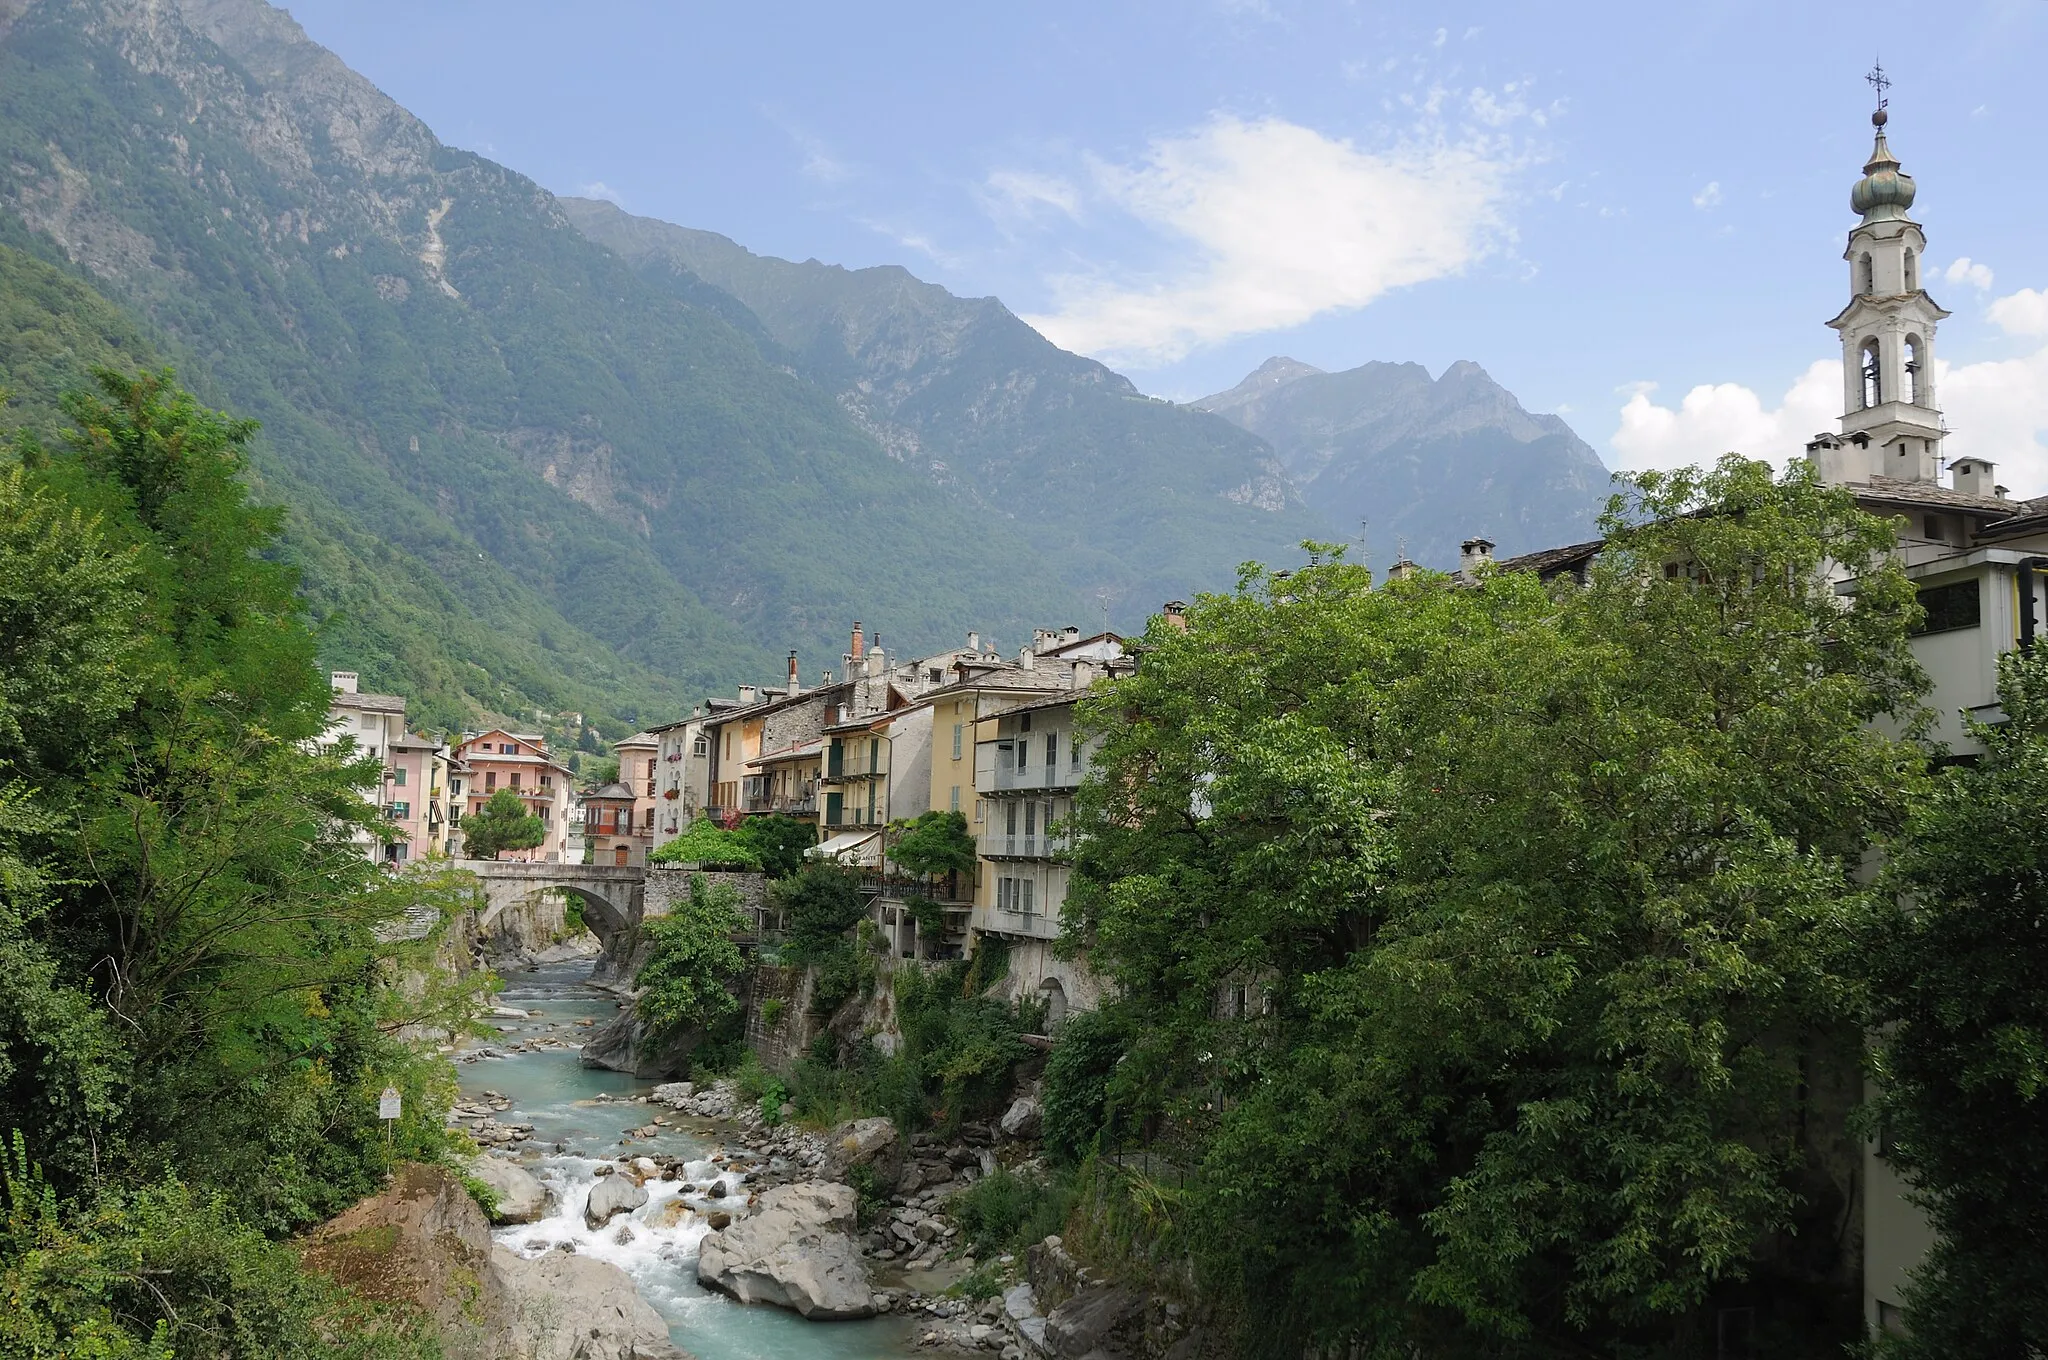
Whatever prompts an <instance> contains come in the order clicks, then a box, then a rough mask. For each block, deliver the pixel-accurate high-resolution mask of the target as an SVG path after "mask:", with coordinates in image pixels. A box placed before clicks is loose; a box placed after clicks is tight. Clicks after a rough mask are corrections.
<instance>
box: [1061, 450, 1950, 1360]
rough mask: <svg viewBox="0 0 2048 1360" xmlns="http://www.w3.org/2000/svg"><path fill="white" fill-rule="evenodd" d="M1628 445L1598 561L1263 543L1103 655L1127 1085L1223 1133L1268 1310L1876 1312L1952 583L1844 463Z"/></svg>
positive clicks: (1609, 1323) (1341, 1326) (1293, 1340)
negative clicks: (1638, 461) (1895, 551)
mask: <svg viewBox="0 0 2048 1360" xmlns="http://www.w3.org/2000/svg"><path fill="white" fill-rule="evenodd" d="M1627 490H1628V494H1627V497H1626V498H1625V499H1617V501H1616V503H1615V504H1613V505H1612V506H1611V507H1610V511H1609V514H1608V516H1607V518H1606V521H1605V524H1604V527H1605V529H1606V531H1607V534H1608V539H1607V543H1606V545H1605V548H1604V550H1603V552H1602V553H1601V555H1600V557H1599V558H1598V560H1597V561H1596V563H1595V565H1594V567H1593V568H1592V571H1591V575H1590V579H1589V581H1588V582H1587V584H1586V585H1585V586H1584V587H1583V588H1581V587H1578V586H1576V585H1572V584H1570V583H1560V584H1559V585H1557V586H1556V587H1554V588H1546V587H1545V586H1544V585H1542V584H1541V583H1539V582H1538V581H1537V580H1536V579H1535V577H1534V576H1533V575H1530V574H1525V573H1504V572H1498V571H1493V570H1482V571H1481V572H1479V573H1478V574H1477V575H1476V576H1474V577H1471V578H1466V579H1451V578H1446V577H1441V576H1433V575H1425V576H1422V577H1420V578H1417V579H1414V580H1409V581H1397V582H1390V583H1388V584H1387V585H1386V586H1385V587H1383V588H1375V586H1374V584H1373V583H1372V582H1371V580H1370V579H1369V577H1368V575H1367V573H1366V572H1364V571H1363V570H1362V569H1361V568H1358V567H1355V566H1352V565H1350V564H1348V563H1345V562H1343V561H1342V560H1341V557H1339V558H1337V559H1336V560H1334V561H1325V562H1323V563H1322V564H1320V565H1312V566H1310V567H1308V568H1307V569H1305V570H1301V571H1297V572H1295V573H1293V575H1292V576H1291V577H1289V578H1287V579H1284V580H1282V579H1279V578H1276V577H1275V576H1273V575H1272V574H1270V573H1266V572H1263V571H1256V570H1255V571H1251V572H1248V573H1247V575H1246V576H1245V578H1244V580H1243V582H1242V585H1241V587H1240V589H1239V591H1238V592H1237V593H1236V594H1235V595H1232V596H1228V597H1213V596H1212V597H1204V598H1203V599H1202V600H1201V601H1199V602H1198V603H1197V605H1196V607H1195V608H1194V609H1193V610H1192V611H1190V614H1189V625H1190V626H1189V628H1188V630H1187V631H1186V632H1184V633H1183V632H1179V631H1177V630H1173V629H1167V628H1165V627H1163V626H1160V627H1155V628H1154V629H1153V630H1152V631H1151V632H1149V633H1148V634H1147V637H1146V639H1145V644H1144V646H1145V650H1144V653H1143V655H1144V664H1143V665H1142V666H1141V667H1140V668H1139V670H1138V671H1137V673H1136V674H1135V675H1134V676H1133V677H1131V678H1129V679H1125V680H1121V681H1118V682H1117V683H1115V684H1114V685H1112V686H1111V687H1109V689H1108V691H1107V693H1106V694H1104V695H1102V696H1100V697H1097V698H1092V699H1088V700H1084V701H1083V704H1082V711H1083V715H1084V719H1085V721H1086V722H1087V723H1088V724H1089V725H1090V727H1091V729H1092V731H1093V732H1094V733H1095V734H1097V735H1099V737H1100V738H1101V741H1102V747H1101V755H1100V756H1099V757H1098V760H1097V773H1096V774H1095V775H1094V776H1092V777H1091V779H1090V781H1089V783H1088V784H1087V785H1086V786H1085V787H1084V788H1083V790H1082V792H1081V796H1080V798H1079V800H1078V801H1079V811H1078V813H1077V821H1078V824H1079V825H1078V829H1079V831H1080V832H1081V837H1080V843H1079V849H1078V851H1077V863H1076V882H1075V886H1074V889H1073V892H1072V895H1071V896H1070V898H1069V901H1068V905H1067V911H1066V917H1067V922H1068V929H1069V932H1070V944H1071V946H1072V947H1077V948H1085V949H1088V950H1089V951H1090V952H1091V955H1092V957H1093V958H1094V960H1095V961H1096V962H1097V964H1098V966H1101V967H1103V968H1104V969H1106V970H1107V971H1108V972H1109V974H1110V975H1111V976H1112V978H1113V979H1114V980H1115V982H1116V983H1117V986H1118V990H1119V992H1120V994H1121V997H1122V1001H1121V1003H1120V1006H1119V1010H1120V1012H1121V1014H1122V1016H1123V1017H1124V1018H1125V1020H1126V1021H1127V1023H1128V1024H1129V1025H1130V1026H1131V1030H1132V1033H1131V1037H1130V1038H1129V1040H1128V1042H1127V1044H1126V1048H1125V1053H1124V1055H1123V1057H1122V1059H1121V1061H1119V1062H1118V1063H1116V1064H1114V1066H1113V1068H1112V1069H1111V1070H1112V1072H1113V1075H1112V1076H1111V1077H1110V1079H1109V1081H1110V1089H1109V1091H1108V1092H1107V1093H1106V1095H1105V1097H1104V1099H1103V1102H1102V1103H1103V1105H1104V1107H1105V1108H1114V1109H1116V1110H1117V1111H1118V1112H1119V1117H1120V1118H1121V1119H1123V1120H1125V1121H1127V1122H1129V1123H1135V1124H1136V1125H1137V1126H1138V1127H1139V1128H1140V1130H1141V1131H1142V1132H1145V1133H1147V1134H1149V1135H1150V1136H1152V1137H1153V1138H1154V1139H1155V1140H1158V1141H1161V1142H1163V1143H1164V1144H1165V1151H1167V1153H1168V1155H1170V1156H1172V1157H1173V1158H1175V1159H1176V1160H1179V1161H1182V1162H1184V1163H1191V1164H1194V1165H1196V1166H1199V1167H1200V1172H1199V1174H1198V1175H1197V1177H1196V1179H1195V1184H1194V1186H1193V1187H1192V1188H1191V1189H1190V1191H1189V1192H1188V1195H1187V1198H1186V1203H1185V1207H1184V1209H1183V1210H1182V1212H1181V1214H1180V1216H1179V1224H1180V1230H1181V1232H1182V1233H1183V1234H1184V1236H1183V1237H1182V1238H1181V1239H1180V1240H1182V1241H1183V1242H1184V1243H1185V1244H1186V1245H1187V1248H1188V1249H1189V1250H1191V1251H1193V1252H1194V1253H1195V1255H1196V1256H1197V1259H1198V1261H1199V1262H1200V1264H1201V1265H1202V1267H1203V1269H1204V1271H1205V1272H1206V1274H1207V1276H1208V1278H1209V1280H1210V1282H1211V1284H1212V1286H1213V1287H1214V1288H1216V1289H1218V1290H1219V1291H1222V1292H1224V1293H1225V1294H1227V1295H1228V1296H1229V1297H1231V1298H1233V1299H1234V1300H1236V1301H1237V1302H1238V1303H1239V1305H1240V1306H1241V1307H1242V1308H1243V1310H1244V1315H1245V1317H1246V1319H1247V1328H1246V1336H1245V1340H1246V1344H1247V1345H1249V1346H1253V1347H1254V1348H1257V1349H1270V1350H1274V1351H1289V1352H1292V1353H1298V1352H1299V1351H1300V1350H1301V1349H1302V1348H1303V1347H1304V1346H1307V1347H1310V1348H1314V1347H1319V1346H1321V1347H1327V1346H1333V1345H1338V1344H1343V1345H1350V1346H1356V1347H1358V1348H1359V1349H1360V1350H1361V1351H1363V1352H1366V1353H1386V1354H1407V1353H1412V1352H1413V1351H1414V1350H1416V1349H1418V1348H1419V1349H1421V1350H1422V1351H1425V1352H1427V1353H1432V1354H1443V1355H1467V1354H1473V1355H1476V1354H1482V1353H1483V1354H1489V1355H1548V1354H1560V1353H1583V1352H1585V1351H1590V1350H1616V1349H1621V1348H1627V1347H1634V1348H1636V1351H1635V1352H1634V1353H1640V1354H1644V1355H1664V1354H1678V1353H1687V1352H1688V1351H1689V1349H1696V1348H1697V1347H1698V1345H1699V1344H1700V1343H1699V1341H1698V1336H1699V1329H1701V1328H1703V1327H1705V1326H1708V1325H1710V1323H1711V1318H1712V1314H1711V1309H1712V1307H1713V1306H1714V1304H1715V1301H1716V1300H1719V1299H1725V1298H1727V1297H1729V1294H1730V1291H1732V1290H1734V1289H1736V1288H1738V1287H1739V1286H1740V1285H1741V1282H1742V1281H1744V1280H1745V1279H1754V1280H1756V1281H1758V1283H1757V1285H1756V1287H1757V1288H1760V1289H1770V1288H1778V1287H1797V1288H1799V1289H1801V1290H1804V1291H1806V1292H1807V1293H1809V1294H1815V1295H1819V1296H1822V1297H1827V1298H1831V1299H1833V1300H1835V1304H1834V1305H1833V1306H1834V1308H1835V1312H1834V1313H1833V1314H1831V1315H1829V1316H1827V1317H1825V1318H1823V1319H1822V1320H1821V1321H1820V1322H1818V1323H1817V1324H1816V1326H1817V1327H1818V1329H1819V1332H1820V1336H1819V1337H1817V1338H1815V1337H1809V1338H1807V1340H1808V1341H1809V1342H1811V1343H1812V1344H1813V1345H1816V1346H1818V1345H1822V1344H1829V1343H1831V1342H1832V1341H1834V1340H1839V1339H1842V1338H1844V1337H1846V1336H1848V1335H1850V1334H1853V1331H1854V1328H1855V1326H1856V1319H1855V1311H1856V1310H1855V1308H1854V1303H1853V1298H1852V1297H1851V1296H1850V1291H1848V1290H1846V1289H1845V1288H1843V1287H1842V1282H1843V1280H1844V1279H1845V1272H1846V1271H1847V1269H1848V1264H1849V1263H1848V1262H1846V1261H1845V1260H1844V1259H1842V1258H1841V1257H1840V1256H1839V1255H1838V1254H1834V1251H1833V1245H1832V1244H1833V1243H1834V1242H1835V1240H1836V1238H1835V1236H1834V1232H1833V1227H1832V1223H1833V1220H1834V1218H1835V1217H1836V1216H1838V1214H1839V1211H1840V1210H1841V1208H1842V1206H1843V1205H1844V1203H1845V1197H1846V1196H1847V1195H1848V1194H1850V1193H1853V1181H1852V1180H1851V1172H1852V1169H1853V1167H1854V1166H1855V1164H1856V1160H1857V1156H1858V1149H1857V1148H1856V1146H1855V1144H1854V1143H1853V1142H1852V1141H1850V1140H1849V1139H1848V1138H1847V1137H1846V1136H1831V1135H1830V1134H1829V1133H1828V1132H1827V1130H1828V1129H1829V1128H1831V1127H1837V1126H1838V1123H1839V1121H1831V1120H1830V1119H1829V1118H1828V1117H1827V1116H1828V1112H1829V1111H1830V1110H1831V1109H1833V1110H1835V1111H1837V1112H1839V1109H1840V1107H1841V1106H1843V1105H1846V1104H1847V1103H1850V1102H1852V1101H1853V1099H1854V1092H1855V1088H1856V1084H1857V1080H1856V1071H1857V1066H1858V1062H1859V1058H1860V1043H1861V1039H1860V1028H1859V1025H1858V1021H1859V1020H1860V1016H1859V1015H1858V1014H1857V1013H1856V1009H1855V1006H1854V1005H1853V999H1854V996H1855V990H1856V974H1857V971H1858V967H1859V965H1858V964H1857V963H1856V961H1855V960H1854V958H1853V957H1851V956H1850V954H1849V951H1848V950H1847V949H1846V948H1845V942H1846V941H1847V940H1848V939H1850V938H1851V931H1852V929H1853V927H1854V926H1855V925H1856V924H1857V923H1858V922H1860V921H1861V920H1862V919H1863V917H1864V916H1865V914H1866V913H1867V912H1868V911H1869V910H1871V907H1872V896H1871V893H1870V890H1869V889H1868V888H1867V887H1866V886H1865V885H1864V884H1862V883H1861V882H1859V880H1858V877H1857V874H1856V872H1855V870H1856V867H1857V865H1858V864H1859V863H1860V861H1861V857H1862V854H1863V850H1864V847H1865V846H1866V845H1867V844H1868V843H1869V842H1870V841H1871V839H1872V838H1873V837H1875V836H1877V835H1880V834H1882V833H1884V832H1886V831H1888V830H1890V829H1891V828H1893V827H1895V826H1896V825H1897V824H1898V822H1899V820H1900V819H1901V817H1902V815H1903V809H1904V807H1905V805H1906V802H1907V800H1908V798H1909V797H1910V794H1911V791H1912V789H1913V788H1914V785H1915V780H1916V778H1917V772H1918V769H1919V761H1920V757H1919V753H1918V750H1917V748H1916V747H1914V746H1913V745H1911V744H1910V743H1907V742H1904V741H1900V740H1896V739H1893V738H1891V737H1887V736H1885V735H1883V734H1881V733H1880V732H1878V731H1877V730H1875V729H1874V728H1873V727H1872V726H1871V724H1870V722H1869V720H1870V719H1871V718H1872V717H1874V716H1876V715H1879V714H1890V715H1892V716H1893V717H1894V719H1895V720H1896V721H1897V722H1898V723H1900V724H1902V725H1904V726H1905V727H1906V728H1908V729H1909V730H1910V728H1911V727H1912V725H1913V723H1914V722H1915V721H1916V720H1917V718H1918V716H1919V715H1918V710H1917V708H1916V706H1915V704H1916V700H1915V696H1916V694H1917V692H1918V688H1919V686H1920V684H1921V678H1920V676H1919V673H1918V671H1917V668H1916V667H1915V665H1914V663H1913V660H1912V656H1911V651H1910V648H1909V647H1908V645H1907V640H1906V629H1907V626H1908V624H1909V623H1910V621H1911V619H1912V618H1913V616H1914V611H1915V605H1914V603H1913V594H1912V589H1911V586H1910V583H1908V582H1907V580H1906V579H1905V576H1904V574H1903V571H1902V570H1901V569H1900V567H1899V566H1898V565H1897V564H1896V563H1895V562H1894V561H1893V560H1892V559H1891V558H1890V556H1889V555H1888V554H1889V550H1890V548H1891V545H1892V542H1893V530H1892V528H1891V526H1890V525H1889V524H1888V523H1886V522H1885V521H1882V520H1879V519H1877V518H1875V517H1873V516H1869V515H1866V514H1863V513H1861V512H1860V511H1858V510H1857V509H1856V507H1855V505H1854V502H1853V500H1852V499H1851V498H1850V497H1849V496H1848V495H1847V494H1846V493H1845V492H1842V491H1841V490H1839V489H1830V488H1827V487H1824V486H1821V485H1819V484H1818V483H1817V482H1815V481H1814V480H1813V478H1812V477H1811V475H1810V474H1809V473H1808V472H1806V471H1805V470H1803V469H1802V470H1799V471H1796V472H1793V473H1790V474H1787V476H1786V477H1785V478H1784V479H1783V480H1774V479H1773V478H1772V477H1771V475H1770V474H1769V472H1768V470H1767V469H1765V468H1763V467H1762V466H1761V465H1757V464H1749V463H1744V462H1742V461H1741V460H1736V459H1730V460H1724V462H1723V463H1722V464H1721V465H1720V466H1719V467H1718V468H1716V469H1714V470H1712V471H1709V472H1705V473H1702V472H1698V471H1696V470H1694V471H1686V472H1681V473H1673V474H1648V475H1644V476H1641V477H1638V478H1636V479H1634V481H1633V482H1632V483H1631V484H1630V485H1629V487H1628V488H1627ZM1832 564H1841V566H1842V567H1843V568H1844V569H1846V570H1847V571H1848V572H1850V573H1851V574H1853V575H1854V576H1855V578H1856V589H1855V592H1854V593H1853V594H1852V595H1850V596H1847V597H1843V596H1841V595H1840V594H1838V593H1837V591H1836V590H1835V589H1834V585H1833V579H1832V577H1831V567H1832ZM1098 1066H1099V1064H1098ZM1093 1099H1094V1098H1093V1097H1092V1096H1091V1097H1090V1098H1089V1101H1090V1103H1092V1102H1093ZM1831 1101H1832V1102H1835V1104H1833V1105H1830V1103H1829V1102H1831ZM1080 1135H1081V1131H1080V1130H1073V1129H1068V1130H1065V1131H1063V1135H1062V1137H1063V1142H1064V1143H1065V1145H1067V1146H1074V1145H1076V1144H1079V1143H1083V1142H1085V1140H1084V1139H1082V1138H1081V1136H1080ZM1829 1291H1833V1292H1832V1293H1830V1292H1829ZM1376 1348H1377V1349H1376Z"/></svg>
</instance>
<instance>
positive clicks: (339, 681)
mask: <svg viewBox="0 0 2048 1360" xmlns="http://www.w3.org/2000/svg"><path fill="white" fill-rule="evenodd" d="M327 683H328V684H330V685H332V686H333V687H334V692H335V693H336V694H354V693H355V692H356V673H355V672H354V671H329V672H327Z"/></svg>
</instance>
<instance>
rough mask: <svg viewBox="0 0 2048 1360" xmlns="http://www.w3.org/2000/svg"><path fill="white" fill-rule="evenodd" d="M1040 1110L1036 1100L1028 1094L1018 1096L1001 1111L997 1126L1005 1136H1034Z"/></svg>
mask: <svg viewBox="0 0 2048 1360" xmlns="http://www.w3.org/2000/svg"><path fill="white" fill-rule="evenodd" d="M1040 1117H1041V1111H1040V1109H1039V1105H1038V1102H1037V1101H1035V1100H1033V1099H1032V1098H1031V1097H1030V1096H1019V1097H1018V1098H1017V1099H1016V1100H1014V1101H1012V1102H1011V1103H1010V1108H1009V1109H1007V1110H1005V1111H1004V1112H1003V1118H1002V1122H1001V1124H1000V1125H998V1127H999V1128H1001V1129H1002V1131H1003V1136H1004V1137H1005V1138H1036V1137H1037V1136H1038V1126H1039V1122H1040Z"/></svg>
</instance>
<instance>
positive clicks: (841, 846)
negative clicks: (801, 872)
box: [804, 829, 882, 868]
mask: <svg viewBox="0 0 2048 1360" xmlns="http://www.w3.org/2000/svg"><path fill="white" fill-rule="evenodd" d="M804 853H805V854H806V855H808V856H810V857H811V858H812V859H835V860H838V861H839V862H840V863H841V864H858V865H862V866H864V867H869V868H872V867H874V866H876V865H879V864H880V863H881V862H882V833H881V831H880V830H879V829H877V830H874V831H848V832H846V833H845V834H843V835H839V836H834V837H833V838H832V839H831V840H829V841H826V842H825V843H824V844H823V845H814V846H812V847H811V848H810V849H808V850H806V851H804Z"/></svg>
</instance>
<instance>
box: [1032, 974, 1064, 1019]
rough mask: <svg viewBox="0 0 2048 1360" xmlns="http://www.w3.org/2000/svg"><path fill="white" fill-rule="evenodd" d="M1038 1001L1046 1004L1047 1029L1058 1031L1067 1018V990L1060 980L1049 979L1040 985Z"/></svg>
mask: <svg viewBox="0 0 2048 1360" xmlns="http://www.w3.org/2000/svg"><path fill="white" fill-rule="evenodd" d="M1038 999H1039V1000H1040V1001H1043V1002H1044V1003H1045V1027H1046V1028H1047V1029H1048V1030H1055V1029H1058V1028H1059V1027H1060V1022H1061V1021H1063V1020H1065V1019H1066V1018H1067V989H1066V988H1065V987H1064V986H1062V985H1061V984H1060V980H1059V979H1058V978H1047V979H1046V980H1045V981H1043V982H1041V983H1039V984H1038Z"/></svg>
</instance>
